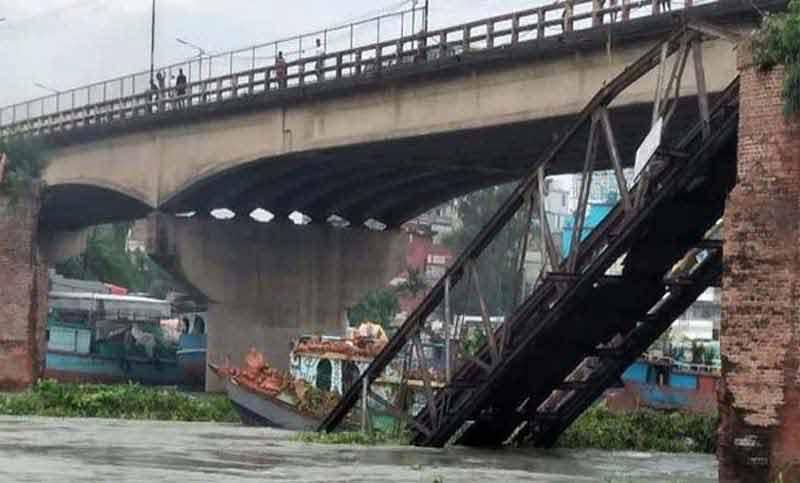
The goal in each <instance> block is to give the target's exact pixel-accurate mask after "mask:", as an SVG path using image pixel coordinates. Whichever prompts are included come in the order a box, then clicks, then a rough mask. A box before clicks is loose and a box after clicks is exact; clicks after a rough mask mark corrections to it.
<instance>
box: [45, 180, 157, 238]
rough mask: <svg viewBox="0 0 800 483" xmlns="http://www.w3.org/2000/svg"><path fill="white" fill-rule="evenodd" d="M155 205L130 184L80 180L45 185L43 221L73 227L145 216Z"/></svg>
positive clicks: (53, 226)
mask: <svg viewBox="0 0 800 483" xmlns="http://www.w3.org/2000/svg"><path fill="white" fill-rule="evenodd" d="M153 209H154V207H153V206H151V205H149V204H148V203H147V201H146V199H145V197H144V196H143V195H142V194H141V193H136V192H134V191H133V190H131V189H129V188H128V187H123V186H110V185H109V183H107V182H106V181H105V180H95V182H94V183H93V182H91V181H90V180H81V181H73V182H65V183H59V184H56V185H47V186H46V188H45V190H44V196H43V201H42V211H41V223H42V226H43V227H46V228H48V229H58V230H72V229H78V228H83V227H86V226H90V225H99V224H103V223H111V222H116V221H124V220H135V219H139V218H143V217H145V216H147V215H148V214H149V213H150V212H151V211H153Z"/></svg>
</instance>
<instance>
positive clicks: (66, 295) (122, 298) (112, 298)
mask: <svg viewBox="0 0 800 483" xmlns="http://www.w3.org/2000/svg"><path fill="white" fill-rule="evenodd" d="M49 297H50V298H51V299H53V298H61V299H76V300H77V299H81V300H103V301H109V302H135V303H140V304H153V305H170V303H169V302H168V301H166V300H160V299H154V298H149V297H134V296H131V295H111V294H105V293H94V292H50V295H49Z"/></svg>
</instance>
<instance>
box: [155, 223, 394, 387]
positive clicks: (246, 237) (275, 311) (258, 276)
mask: <svg viewBox="0 0 800 483" xmlns="http://www.w3.org/2000/svg"><path fill="white" fill-rule="evenodd" d="M149 233H150V235H149V238H150V239H149V240H148V250H149V251H150V252H151V254H152V255H153V256H154V257H155V258H156V259H157V260H159V262H160V263H161V264H162V265H163V266H164V267H165V268H167V270H169V271H170V272H171V273H173V274H174V275H176V276H177V277H179V278H180V279H182V280H183V281H184V282H186V284H187V285H190V286H191V287H193V288H194V289H195V290H197V291H198V292H199V293H202V294H203V295H205V296H206V297H207V298H208V299H209V314H208V319H209V320H208V322H209V323H208V360H209V361H211V362H215V363H222V362H223V361H224V359H225V357H226V356H230V358H231V360H232V361H234V362H235V363H239V362H240V361H241V360H242V358H243V356H244V354H245V352H247V350H248V349H249V348H250V347H251V346H255V347H256V348H257V349H258V350H260V351H262V352H263V353H264V355H265V357H266V359H267V361H268V362H269V363H270V364H271V365H273V366H276V367H279V368H282V369H287V368H288V364H289V350H290V347H289V343H290V341H291V340H292V339H294V338H296V337H297V336H299V335H302V334H328V335H342V334H343V332H344V329H345V321H344V316H345V312H346V309H347V308H348V307H349V306H352V305H353V304H355V303H356V302H357V301H358V299H359V298H360V297H361V296H362V295H364V294H365V293H366V292H368V291H369V290H371V289H376V288H380V287H382V286H384V285H385V284H386V283H388V282H389V281H390V280H391V278H392V277H393V276H395V275H396V274H398V273H399V272H400V271H402V269H403V268H404V266H405V265H404V264H405V246H406V242H405V236H404V234H403V233H402V232H400V231H386V232H373V231H368V230H366V229H340V228H334V227H331V226H327V225H306V226H296V225H293V224H290V223H288V222H287V223H277V222H273V223H269V224H260V223H256V222H252V221H250V220H248V221H241V222H237V221H221V220H214V219H201V218H197V217H195V218H191V219H178V218H173V217H170V216H167V215H163V214H157V215H153V216H151V218H150V230H149ZM206 381H207V383H206V389H207V390H209V391H217V390H220V389H221V381H219V379H218V378H217V377H216V376H214V375H213V374H210V373H208V371H207V377H206Z"/></svg>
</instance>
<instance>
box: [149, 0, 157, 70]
mask: <svg viewBox="0 0 800 483" xmlns="http://www.w3.org/2000/svg"><path fill="white" fill-rule="evenodd" d="M155 62H156V0H153V10H152V16H151V20H150V85H151V86H152V85H153V78H154V74H155V70H156V69H155V67H156V65H155Z"/></svg>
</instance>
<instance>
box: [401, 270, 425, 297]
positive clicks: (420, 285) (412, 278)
mask: <svg viewBox="0 0 800 483" xmlns="http://www.w3.org/2000/svg"><path fill="white" fill-rule="evenodd" d="M407 272H408V280H406V281H405V282H403V283H402V284H401V285H400V286H399V287H397V289H398V290H399V291H401V292H405V293H407V294H409V295H411V296H412V297H416V296H417V295H419V294H421V293H423V292H425V291H426V290H427V289H428V282H427V281H426V280H425V274H424V273H422V270H419V269H416V268H408V269H407Z"/></svg>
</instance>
